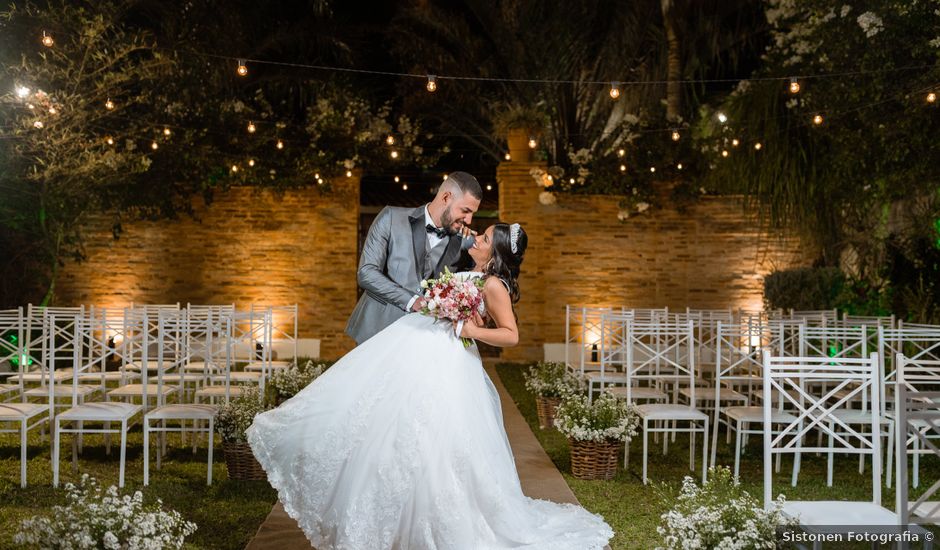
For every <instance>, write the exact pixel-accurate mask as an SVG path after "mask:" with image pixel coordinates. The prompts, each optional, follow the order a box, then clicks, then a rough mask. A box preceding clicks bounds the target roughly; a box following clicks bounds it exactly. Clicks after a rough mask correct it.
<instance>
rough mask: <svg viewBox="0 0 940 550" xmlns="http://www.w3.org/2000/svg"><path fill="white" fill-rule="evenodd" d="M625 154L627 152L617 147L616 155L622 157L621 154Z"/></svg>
mask: <svg viewBox="0 0 940 550" xmlns="http://www.w3.org/2000/svg"><path fill="white" fill-rule="evenodd" d="M626 154H627V152H626V151H624V150H623V149H619V150H618V151H617V156H618V157H623V156H624V155H626Z"/></svg>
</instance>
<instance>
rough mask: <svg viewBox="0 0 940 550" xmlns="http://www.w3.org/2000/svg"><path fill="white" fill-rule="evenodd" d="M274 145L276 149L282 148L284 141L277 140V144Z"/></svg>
mask: <svg viewBox="0 0 940 550" xmlns="http://www.w3.org/2000/svg"><path fill="white" fill-rule="evenodd" d="M276 147H277V148H278V149H283V148H284V142H283V141H281V140H277V145H276Z"/></svg>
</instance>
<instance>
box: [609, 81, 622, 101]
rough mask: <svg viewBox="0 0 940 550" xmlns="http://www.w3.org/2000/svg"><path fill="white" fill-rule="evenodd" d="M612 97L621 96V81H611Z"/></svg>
mask: <svg viewBox="0 0 940 550" xmlns="http://www.w3.org/2000/svg"><path fill="white" fill-rule="evenodd" d="M610 97H611V99H617V98H618V97H620V83H619V82H616V81H614V82H611V83H610Z"/></svg>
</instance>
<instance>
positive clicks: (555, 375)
mask: <svg viewBox="0 0 940 550" xmlns="http://www.w3.org/2000/svg"><path fill="white" fill-rule="evenodd" d="M523 377H524V378H525V387H526V389H527V390H529V391H530V392H532V393H534V394H535V395H537V396H539V397H565V396H567V395H571V394H573V393H577V392H579V391H580V390H581V380H580V379H579V378H578V377H577V376H575V375H574V374H572V373H570V372H568V368H567V367H566V366H565V364H564V363H554V362H547V361H540V362H538V363H536V364H535V365H533V366H531V367H529V370H527V371H526V372H525V373H523Z"/></svg>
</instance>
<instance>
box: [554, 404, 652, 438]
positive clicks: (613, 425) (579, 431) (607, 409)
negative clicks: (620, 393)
mask: <svg viewBox="0 0 940 550" xmlns="http://www.w3.org/2000/svg"><path fill="white" fill-rule="evenodd" d="M639 425H640V417H639V415H638V414H637V411H636V406H634V405H628V404H627V403H626V401H624V400H622V399H618V398H616V397H614V396H613V395H611V394H609V393H601V395H599V396H598V397H595V398H594V401H593V402H590V401H588V398H587V396H586V395H574V394H573V395H569V396H567V397H565V398H564V401H562V402H561V405H559V406H558V410H556V411H555V428H557V429H558V431H559V432H561V433H562V434H564V435H566V436H567V437H569V438H571V439H576V440H578V441H597V442H600V441H606V440H609V439H614V440H617V441H630V439H632V438H633V436H635V435H636V434H637V428H638V427H639Z"/></svg>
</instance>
